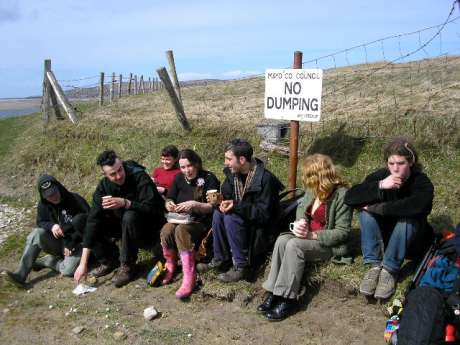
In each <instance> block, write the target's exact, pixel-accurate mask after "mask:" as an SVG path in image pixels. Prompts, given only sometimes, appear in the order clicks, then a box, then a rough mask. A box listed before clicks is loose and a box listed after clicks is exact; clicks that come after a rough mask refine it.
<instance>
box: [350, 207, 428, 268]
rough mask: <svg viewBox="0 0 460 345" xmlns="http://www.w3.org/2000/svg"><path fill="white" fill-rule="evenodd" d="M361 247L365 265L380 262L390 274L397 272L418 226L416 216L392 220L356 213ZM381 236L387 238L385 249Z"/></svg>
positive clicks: (378, 263)
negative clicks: (414, 217)
mask: <svg viewBox="0 0 460 345" xmlns="http://www.w3.org/2000/svg"><path fill="white" fill-rule="evenodd" d="M359 223H360V225H361V250H362V252H363V261H364V263H365V264H371V265H381V266H383V267H384V268H385V269H386V270H387V271H389V272H391V273H398V272H399V269H400V268H401V265H402V264H403V262H404V258H405V257H406V252H407V249H408V248H409V246H410V244H411V243H412V241H413V240H414V238H415V235H416V233H417V231H418V230H419V229H420V226H419V224H420V222H418V221H417V220H415V219H395V218H391V217H383V216H378V215H374V214H371V213H369V212H366V211H360V212H359ZM384 239H388V243H387V246H386V248H384V242H387V241H385V240H384Z"/></svg>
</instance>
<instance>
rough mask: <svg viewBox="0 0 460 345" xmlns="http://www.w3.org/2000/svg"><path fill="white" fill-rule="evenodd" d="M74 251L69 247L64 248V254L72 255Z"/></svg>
mask: <svg viewBox="0 0 460 345" xmlns="http://www.w3.org/2000/svg"><path fill="white" fill-rule="evenodd" d="M71 255H72V251H71V250H70V249H69V248H64V256H71Z"/></svg>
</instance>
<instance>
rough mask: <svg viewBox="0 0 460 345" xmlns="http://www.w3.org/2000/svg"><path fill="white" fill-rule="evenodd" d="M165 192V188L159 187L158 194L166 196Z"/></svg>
mask: <svg viewBox="0 0 460 345" xmlns="http://www.w3.org/2000/svg"><path fill="white" fill-rule="evenodd" d="M165 190H166V188H165V187H160V186H158V187H157V191H158V193H160V194H161V195H163V194H164V192H165Z"/></svg>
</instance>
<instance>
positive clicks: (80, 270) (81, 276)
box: [73, 263, 88, 284]
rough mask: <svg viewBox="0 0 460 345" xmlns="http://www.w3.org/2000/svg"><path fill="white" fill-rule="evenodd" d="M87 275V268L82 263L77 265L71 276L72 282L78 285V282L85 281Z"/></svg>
mask: <svg viewBox="0 0 460 345" xmlns="http://www.w3.org/2000/svg"><path fill="white" fill-rule="evenodd" d="M87 275H88V267H87V266H86V265H84V264H82V263H80V265H78V267H77V270H76V271H75V273H74V274H73V280H75V282H76V283H77V284H78V283H80V281H82V280H85V279H86V276H87Z"/></svg>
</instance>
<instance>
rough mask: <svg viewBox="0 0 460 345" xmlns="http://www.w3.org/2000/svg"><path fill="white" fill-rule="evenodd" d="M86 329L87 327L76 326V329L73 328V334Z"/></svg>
mask: <svg viewBox="0 0 460 345" xmlns="http://www.w3.org/2000/svg"><path fill="white" fill-rule="evenodd" d="M84 330H85V327H82V326H77V327H75V328H74V329H72V333H73V334H80V333H81V332H83V331H84Z"/></svg>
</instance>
